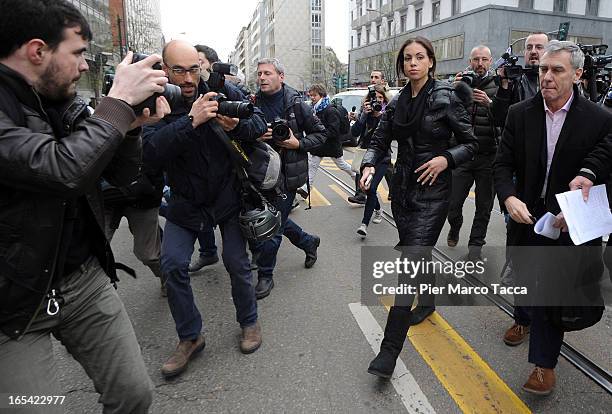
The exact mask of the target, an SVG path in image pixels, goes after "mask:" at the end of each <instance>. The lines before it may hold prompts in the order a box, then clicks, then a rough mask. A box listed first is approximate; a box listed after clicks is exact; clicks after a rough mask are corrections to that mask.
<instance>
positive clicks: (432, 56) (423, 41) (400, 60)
mask: <svg viewBox="0 0 612 414" xmlns="http://www.w3.org/2000/svg"><path fill="white" fill-rule="evenodd" d="M413 43H418V44H420V45H421V46H423V47H424V48H425V50H426V51H427V56H428V57H429V60H431V61H432V62H433V66H432V67H431V68H430V69H429V76H431V77H432V78H433V76H434V74H435V73H436V53H435V52H434V48H433V45H432V44H431V42H430V41H429V39H427V38H425V37H423V36H416V37H411V38H410V39H408V40H406V41H405V42H404V44H403V45H402V47H401V48H400V50H399V53H398V54H397V59H396V61H395V71H396V72H397V77H398V78H401V77H402V75H403V76H406V73H405V72H404V49H406V47H407V46H408V45H411V44H413Z"/></svg>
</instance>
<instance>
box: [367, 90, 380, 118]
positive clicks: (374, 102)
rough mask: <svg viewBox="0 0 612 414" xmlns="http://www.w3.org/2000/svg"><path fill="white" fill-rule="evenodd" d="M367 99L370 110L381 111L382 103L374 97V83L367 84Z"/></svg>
mask: <svg viewBox="0 0 612 414" xmlns="http://www.w3.org/2000/svg"><path fill="white" fill-rule="evenodd" d="M368 101H369V102H370V107H371V108H372V111H374V112H380V111H382V104H381V103H380V102H378V100H377V99H376V87H375V86H374V85H369V86H368Z"/></svg>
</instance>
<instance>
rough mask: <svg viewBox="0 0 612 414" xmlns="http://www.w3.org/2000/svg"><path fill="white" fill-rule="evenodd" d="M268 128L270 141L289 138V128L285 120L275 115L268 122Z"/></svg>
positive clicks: (280, 140)
mask: <svg viewBox="0 0 612 414" xmlns="http://www.w3.org/2000/svg"><path fill="white" fill-rule="evenodd" d="M268 128H270V129H272V141H274V142H282V141H286V140H288V139H289V136H290V129H289V123H288V122H287V120H285V119H281V118H279V117H276V118H275V119H274V121H273V122H272V123H270V124H268Z"/></svg>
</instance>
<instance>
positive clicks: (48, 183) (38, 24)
mask: <svg viewBox="0 0 612 414" xmlns="http://www.w3.org/2000/svg"><path fill="white" fill-rule="evenodd" d="M0 10H2V13H0V193H1V194H2V201H0V204H1V208H0V329H1V332H0V372H1V373H2V375H0V392H1V393H3V394H4V395H29V396H33V395H62V394H63V392H62V390H61V388H60V381H59V378H58V370H57V367H56V365H55V363H54V358H53V347H52V343H51V334H53V335H54V336H55V337H56V338H57V339H59V340H60V341H61V343H62V344H63V345H64V346H65V347H66V349H67V350H68V352H69V353H70V354H71V355H72V356H73V357H74V358H75V359H76V360H77V361H78V362H79V363H80V364H81V365H82V366H83V368H84V369H85V371H86V372H87V374H88V375H89V376H90V377H91V379H92V381H93V383H94V386H95V389H96V391H97V392H99V393H100V398H99V401H100V402H101V403H102V404H103V405H104V412H105V413H128V412H129V413H145V412H147V410H148V407H149V405H150V404H151V399H152V388H153V384H152V383H151V380H150V379H149V376H148V374H147V370H146V367H145V364H144V361H143V359H142V355H141V352H140V347H139V346H138V342H137V339H136V335H135V334H134V329H133V327H132V324H131V323H130V320H129V317H128V315H127V312H126V311H125V308H124V307H123V304H122V303H121V300H120V299H119V296H118V295H117V292H116V290H115V289H114V288H113V284H115V282H117V280H118V279H117V275H116V270H115V263H114V259H113V253H112V251H111V249H110V245H109V243H108V241H107V240H106V237H105V235H104V215H103V206H102V204H103V203H102V195H101V191H100V179H101V177H104V179H105V180H107V181H108V182H110V183H112V184H113V185H117V186H122V185H126V184H129V183H130V182H131V181H132V180H133V179H134V177H135V176H136V173H137V167H138V156H139V148H140V145H139V135H138V130H139V126H140V125H142V124H143V123H144V122H145V121H147V120H151V118H150V117H149V114H150V112H149V110H148V109H145V111H144V113H143V115H142V116H141V117H139V118H136V116H135V114H134V110H133V109H132V108H131V107H130V105H136V104H139V103H140V102H142V101H144V100H145V99H147V98H148V97H150V96H151V95H153V93H156V92H162V91H163V90H164V85H165V84H166V82H167V79H166V78H165V76H164V73H163V72H162V71H160V70H154V69H153V68H152V65H153V64H155V63H158V62H160V61H161V57H160V56H158V55H154V56H150V57H148V58H146V59H144V60H142V61H140V62H138V63H134V64H130V62H131V61H132V53H131V52H130V53H128V55H127V56H126V58H125V59H124V61H123V62H121V63H120V64H119V65H118V66H117V69H116V74H115V80H114V85H113V86H112V88H111V90H110V91H109V93H108V96H107V97H106V98H104V99H102V101H101V102H100V103H99V104H98V105H97V108H96V110H95V111H94V113H93V114H92V115H91V116H89V111H88V110H87V105H86V104H85V102H84V101H83V100H82V99H81V98H79V97H77V96H76V85H77V82H78V81H79V79H80V77H81V75H82V74H83V73H84V72H86V71H87V70H89V67H88V65H87V61H86V60H85V52H86V50H87V45H88V42H89V41H90V40H91V39H92V33H91V30H90V27H89V24H88V23H87V21H86V20H85V18H84V17H83V15H82V14H81V13H80V12H79V11H78V10H77V9H76V8H75V7H74V6H73V5H71V4H70V3H68V2H66V1H63V0H0ZM9 10H10V12H7V11H9ZM164 102H165V100H164V98H161V97H160V98H158V99H157V108H156V109H157V113H158V114H161V113H163V108H162V106H163V105H162V104H163V103H164ZM155 119H157V118H155ZM128 131H132V132H130V133H128ZM101 367H103V369H102V368H101ZM45 407H47V408H46V409H45V410H46V411H45V412H50V410H49V408H52V407H49V406H45ZM58 407H59V406H58ZM29 412H31V411H29Z"/></svg>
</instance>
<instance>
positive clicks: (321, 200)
mask: <svg viewBox="0 0 612 414" xmlns="http://www.w3.org/2000/svg"><path fill="white" fill-rule="evenodd" d="M310 205H311V206H312V207H323V206H331V203H330V202H329V201H327V199H326V198H325V197H324V196H323V194H321V193H320V192H319V190H317V189H316V188H315V187H312V188H311V189H310Z"/></svg>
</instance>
